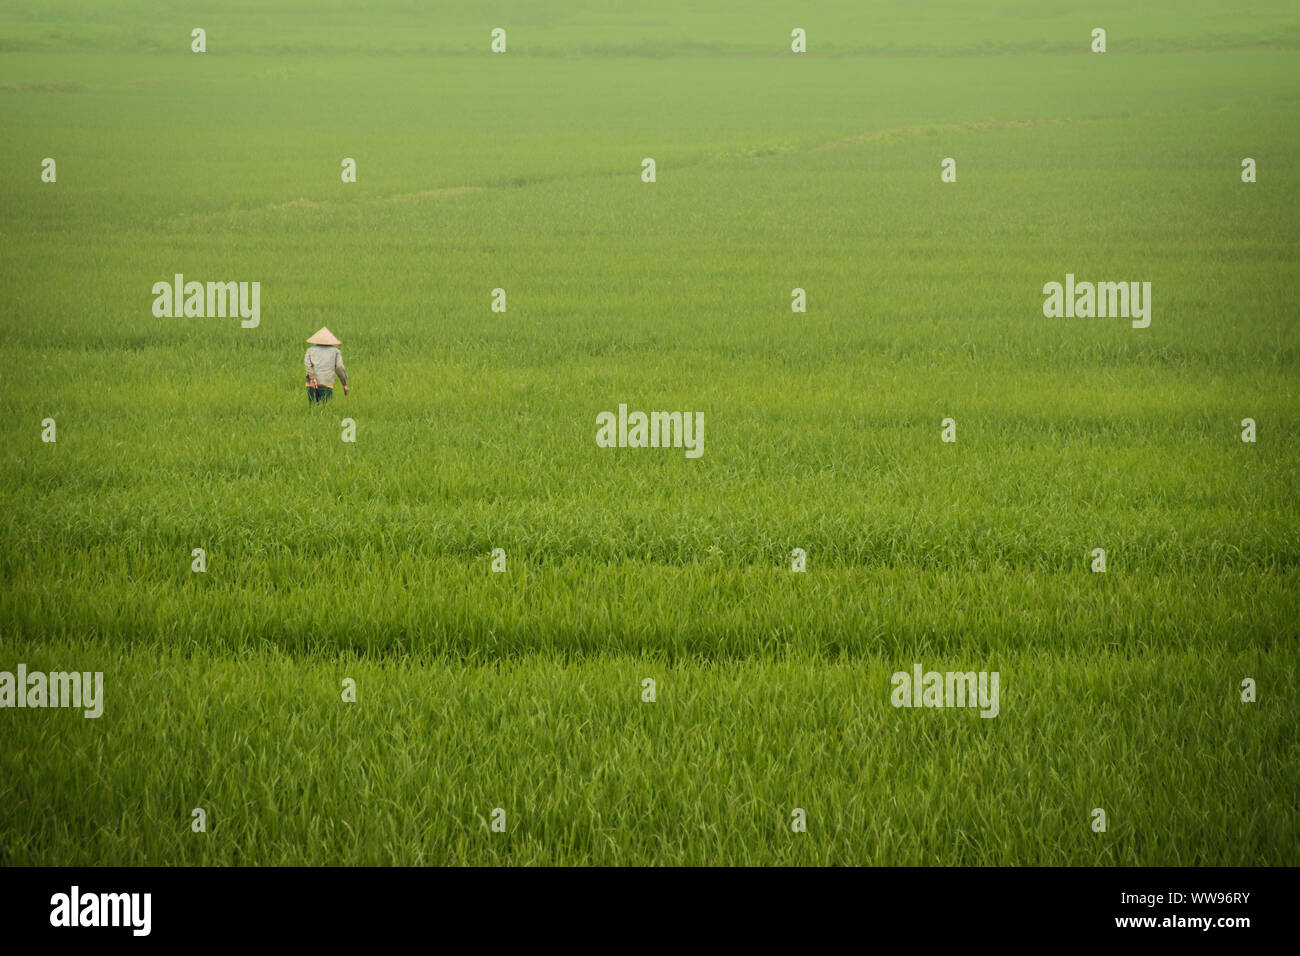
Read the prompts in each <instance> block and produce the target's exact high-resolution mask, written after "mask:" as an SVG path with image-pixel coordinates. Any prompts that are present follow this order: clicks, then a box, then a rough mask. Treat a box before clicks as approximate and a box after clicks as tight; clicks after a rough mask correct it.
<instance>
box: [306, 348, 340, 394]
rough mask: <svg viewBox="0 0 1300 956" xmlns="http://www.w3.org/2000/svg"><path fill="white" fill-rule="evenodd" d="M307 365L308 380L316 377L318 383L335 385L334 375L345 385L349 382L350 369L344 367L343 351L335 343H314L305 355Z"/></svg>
mask: <svg viewBox="0 0 1300 956" xmlns="http://www.w3.org/2000/svg"><path fill="white" fill-rule="evenodd" d="M303 364H304V365H305V366H306V367H307V382H308V384H310V383H311V381H312V379H315V380H316V382H317V384H320V385H324V386H325V387H326V388H333V387H334V376H335V375H337V376H338V377H339V381H340V382H342V383H343V384H344V385H346V384H347V383H348V370H347V369H345V368H344V367H343V353H342V352H340V351H339V350H338V349H337V348H336V347H335V346H333V345H313V346H312V347H311V348H309V349H308V350H307V354H306V355H305V356H303Z"/></svg>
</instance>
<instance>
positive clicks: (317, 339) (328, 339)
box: [307, 325, 343, 345]
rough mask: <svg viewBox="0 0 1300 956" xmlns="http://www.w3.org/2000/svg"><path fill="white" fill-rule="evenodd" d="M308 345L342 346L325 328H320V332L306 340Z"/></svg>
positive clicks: (336, 337)
mask: <svg viewBox="0 0 1300 956" xmlns="http://www.w3.org/2000/svg"><path fill="white" fill-rule="evenodd" d="M307 344H308V345H342V344H343V343H342V342H340V341H339V339H338V336H336V335H335V334H334V333H333V332H331V331H330V330H329V329H327V328H325V326H323V325H322V326H321V327H320V331H319V332H317V333H316V334H315V335H313V336H312V337H311V338H309V339H308V340H307Z"/></svg>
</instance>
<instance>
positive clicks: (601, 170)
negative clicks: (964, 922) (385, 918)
mask: <svg viewBox="0 0 1300 956" xmlns="http://www.w3.org/2000/svg"><path fill="white" fill-rule="evenodd" d="M479 6H481V5H478V4H424V3H386V4H365V5H361V4H354V3H335V4H307V3H298V2H286V0H276V2H257V3H253V2H235V3H225V4H222V5H220V7H219V8H213V9H212V10H211V12H210V13H209V12H208V11H206V10H203V9H198V10H180V11H178V10H176V9H172V8H171V7H170V6H168V5H163V4H154V3H142V2H138V0H131V2H120V3H96V4H90V3H44V4H41V5H40V6H26V7H20V6H17V5H14V4H11V3H8V2H0V119H2V120H3V129H4V135H3V136H0V409H3V412H4V414H3V415H2V416H0V438H2V440H3V457H2V458H0V671H13V670H14V669H15V668H16V666H17V664H18V663H20V662H21V663H25V664H26V665H27V666H28V668H29V669H32V670H37V669H47V670H68V669H77V670H102V671H103V672H104V680H105V688H106V691H105V693H106V702H105V711H104V715H103V716H102V717H101V718H99V719H96V720H86V719H83V718H82V717H81V715H80V713H74V712H71V711H67V710H52V709H50V710H43V711H41V710H8V709H0V863H4V864H9V865H14V864H29V863H42V864H53V863H77V864H129V863H152V864H160V863H178V864H180V863H244V864H248V863H267V864H279V863H291V862H292V863H352V862H363V863H426V864H427V863H529V864H535V863H564V864H570V863H573V864H576V863H602V864H616V863H617V864H621V863H647V864H674V863H692V864H694V863H710V864H719V863H721V864H733V863H734V864H766V863H838V864H853V863H869V864H930V863H961V864H1255V863H1263V864H1289V865H1295V864H1297V863H1300V832H1298V830H1297V823H1296V818H1295V806H1296V804H1297V801H1298V800H1300V770H1298V769H1297V768H1298V767H1300V743H1298V742H1297V739H1298V738H1300V734H1297V721H1296V714H1295V704H1294V702H1295V699H1296V695H1297V693H1298V692H1300V656H1298V654H1297V651H1298V650H1300V623H1297V622H1300V507H1298V505H1297V496H1296V492H1295V486H1296V479H1297V477H1298V476H1300V449H1298V448H1297V440H1298V439H1300V414H1298V410H1300V374H1298V372H1300V339H1298V337H1297V334H1296V322H1297V308H1296V304H1295V298H1294V290H1295V289H1296V288H1297V285H1300V256H1298V255H1297V249H1298V248H1300V246H1298V245H1297V244H1298V243H1300V209H1298V207H1297V196H1298V195H1300V160H1298V159H1297V156H1298V153H1297V150H1298V149H1300V136H1298V135H1297V129H1298V128H1300V127H1297V119H1300V7H1297V6H1296V5H1295V4H1294V3H1292V2H1280V0H1279V2H1273V0H1268V2H1255V3H1249V4H1247V5H1246V8H1245V9H1243V8H1242V7H1240V6H1233V5H1229V4H1225V3H1210V2H1194V3H1178V4H1175V3H1173V2H1171V0H1161V2H1158V3H1151V4H1145V5H1143V8H1142V9H1141V10H1136V9H1131V8H1132V7H1133V6H1134V5H1132V4H1127V3H1125V4H1121V3H1099V4H1091V5H1089V8H1088V9H1087V10H1086V12H1083V13H1080V12H1078V11H1077V10H1076V9H1074V8H1075V6H1076V5H1074V4H1067V3H1042V2H1039V3H1030V2H1028V0H995V2H990V0H980V2H978V3H975V2H961V3H957V2H952V3H919V4H910V5H906V7H905V8H904V7H900V5H897V4H870V3H862V2H848V0H843V2H823V3H817V4H813V5H811V6H812V8H811V9H805V7H806V6H807V5H804V4H798V5H791V4H782V3H776V2H765V3H760V4H757V5H747V6H746V8H745V10H744V12H743V14H742V13H739V12H737V11H736V10H735V9H730V7H731V6H732V5H726V4H721V3H716V2H690V3H688V2H685V0H675V2H665V3H657V4H651V5H645V4H632V3H627V2H619V3H578V2H552V3H539V2H535V0H534V2H528V3H524V2H514V3H510V2H506V3H499V4H493V5H488V8H487V9H481V10H480V9H476V8H478V7H479ZM196 26H201V27H204V28H205V29H206V30H207V37H208V39H207V43H208V52H207V53H204V54H202V55H197V54H194V53H191V52H190V30H191V28H193V27H196ZM796 26H797V27H803V28H805V29H806V30H807V31H808V53H806V54H802V55H796V54H793V53H791V51H790V31H791V29H792V28H794V27H796ZM1097 26H1100V27H1104V28H1106V29H1107V31H1108V46H1109V50H1108V52H1107V53H1106V54H1104V55H1096V54H1092V53H1090V52H1089V43H1090V31H1091V29H1092V28H1093V27H1097ZM493 27H504V28H506V29H507V31H508V51H507V52H506V53H505V54H504V55H494V54H492V53H490V52H489V42H490V37H489V33H490V31H491V29H492V28H493ZM44 157H53V158H54V159H55V160H56V161H57V182H55V183H52V184H51V183H43V182H42V181H41V177H40V173H41V161H42V159H43V158H44ZM344 157H353V158H355V159H356V161H357V170H358V181H357V182H356V183H353V184H344V183H343V182H341V181H340V161H341V160H342V159H343V158H344ZM644 157H653V158H654V159H655V160H656V163H657V174H658V175H657V181H656V182H654V183H644V182H642V180H641V162H642V159H643V158H644ZM945 157H953V158H955V159H956V162H957V181H956V182H955V183H941V182H940V175H939V174H940V161H941V160H942V159H944V158H945ZM1243 157H1252V158H1254V159H1255V160H1257V162H1258V169H1259V172H1258V182H1257V183H1254V184H1245V183H1243V182H1242V181H1241V161H1242V159H1243ZM176 273H183V274H184V275H185V277H186V278H187V279H193V280H198V281H209V280H211V281H231V280H236V281H238V280H248V281H253V280H255V281H259V282H260V283H261V316H260V324H259V325H258V327H257V328H251V329H245V328H241V327H240V322H239V320H238V318H196V317H193V318H157V317H155V315H154V314H153V311H152V306H153V295H152V292H151V289H152V286H153V284H154V283H155V282H159V281H170V280H171V279H172V277H173V275H174V274H176ZM1066 273H1073V274H1075V275H1076V276H1077V277H1078V278H1079V279H1080V280H1090V281H1112V280H1113V281H1121V280H1123V281H1137V280H1143V281H1150V282H1151V283H1152V288H1153V293H1152V317H1151V324H1150V327H1149V328H1145V329H1137V328H1132V327H1131V326H1130V323H1129V321H1128V319H1125V318H1070V319H1066V318H1046V317H1044V315H1043V311H1042V305H1043V294H1042V288H1043V285H1044V284H1045V283H1047V282H1051V281H1056V282H1061V281H1063V279H1064V277H1065V275H1066ZM498 287H500V288H504V289H505V290H506V291H507V297H508V308H507V311H506V312H505V313H504V314H501V313H494V312H493V311H492V310H491V308H490V305H491V301H492V296H491V293H492V290H493V289H495V288H498ZM796 287H799V288H803V289H806V290H807V301H808V311H807V313H806V314H800V313H792V311H791V290H792V289H794V288H796ZM323 324H324V325H328V326H329V327H330V328H331V329H332V330H333V331H334V332H335V333H337V334H338V335H339V336H340V337H341V338H342V339H343V342H344V345H343V354H344V356H345V358H346V361H347V365H348V370H349V374H350V376H351V380H352V385H353V387H352V394H351V395H349V396H347V397H346V398H345V397H344V396H342V395H337V396H336V397H335V399H334V401H333V402H332V403H331V404H330V405H328V406H326V407H324V408H315V409H312V408H308V406H307V403H306V399H305V397H304V395H303V387H302V365H301V362H302V351H303V349H304V348H305V345H304V339H305V338H306V337H307V336H308V335H309V334H311V333H312V332H314V331H315V330H316V329H317V328H319V327H320V326H321V325H323ZM620 403H625V404H627V405H629V406H630V407H631V408H632V409H634V410H636V409H639V410H643V411H651V410H690V411H702V412H703V413H704V416H705V432H704V454H703V456H702V457H700V458H697V459H689V458H687V457H686V456H685V455H684V453H683V451H682V450H681V449H632V448H627V449H608V448H600V447H597V445H596V442H595V436H596V415H597V414H598V413H600V412H602V411H614V410H616V409H617V408H618V406H619V404H620ZM345 417H349V418H352V419H353V420H354V421H355V423H356V441H355V443H346V442H343V441H341V440H340V435H341V427H340V421H341V419H343V418H345ZM46 418H53V419H54V420H55V422H56V423H57V438H58V440H57V442H54V443H45V442H42V440H41V432H42V425H41V423H42V420H44V419H46ZM945 418H952V419H954V420H955V421H956V428H957V439H958V440H957V442H956V443H944V442H941V440H940V423H941V421H942V420H943V419H945ZM1244 418H1252V419H1254V420H1255V421H1256V423H1257V428H1258V440H1257V441H1256V442H1255V443H1253V444H1251V443H1244V442H1243V441H1242V440H1241V431H1242V426H1241V423H1242V419H1244ZM195 548H203V549H205V551H206V554H207V561H208V570H207V571H206V573H203V574H196V573H193V572H192V571H191V561H192V558H191V552H192V550H193V549H195ZM494 548H502V549H504V550H505V552H506V554H507V571H506V573H504V574H494V573H491V571H490V564H491V558H490V557H489V555H490V553H491V552H492V550H493V549H494ZM794 548H803V549H805V550H806V552H807V556H808V559H807V560H808V570H807V572H806V573H804V574H794V573H791V570H790V560H791V559H790V552H791V550H792V549H794ZM1094 548H1105V549H1106V551H1107V564H1108V567H1107V571H1106V573H1105V574H1095V573H1093V572H1092V571H1091V569H1090V563H1091V561H1092V558H1091V552H1092V550H1093V549H1094ZM917 662H920V663H922V664H923V665H924V666H925V668H926V669H927V670H928V669H937V670H959V671H970V670H974V671H994V670H996V671H998V672H1000V674H1001V682H1002V683H1001V686H1002V701H1001V711H1000V714H999V715H998V716H997V717H996V718H995V719H987V720H985V719H980V718H979V716H978V714H977V713H976V712H974V711H969V710H946V709H945V710H934V709H929V710H927V709H895V708H893V707H891V706H890V692H891V684H890V675H891V674H892V673H893V672H895V671H909V672H910V671H911V669H912V666H913V664H914V663H917ZM344 677H352V678H354V679H355V680H356V681H357V686H358V700H357V702H356V703H344V702H343V701H341V699H340V683H341V681H342V680H343V678H344ZM646 677H654V678H655V679H656V680H657V681H658V682H659V683H658V698H657V700H656V702H654V703H642V702H641V699H640V695H641V680H642V679H643V678H646ZM1246 677H1250V678H1253V679H1254V680H1255V681H1256V682H1257V684H1258V693H1259V699H1258V702H1256V703H1253V704H1246V703H1242V702H1241V700H1240V685H1241V681H1242V680H1243V679H1244V678H1246ZM195 807H204V808H206V810H207V811H208V814H209V823H210V826H209V832H207V833H205V834H196V833H193V832H191V830H190V811H191V809H192V808H195ZM496 807H501V808H504V809H505V810H506V812H507V818H508V821H509V822H508V826H507V830H506V832H505V833H504V834H503V833H494V832H491V831H490V829H489V826H488V819H489V814H490V812H491V810H492V809H493V808H496ZM795 807H799V808H803V809H805V810H806V811H807V813H808V831H807V832H806V833H793V832H791V828H790V820H791V810H792V809H793V808H795ZM1096 807H1101V808H1104V809H1105V810H1106V812H1107V815H1108V822H1109V827H1108V830H1107V831H1106V832H1105V833H1094V832H1092V830H1091V829H1090V826H1089V824H1090V813H1091V811H1092V810H1093V808H1096Z"/></svg>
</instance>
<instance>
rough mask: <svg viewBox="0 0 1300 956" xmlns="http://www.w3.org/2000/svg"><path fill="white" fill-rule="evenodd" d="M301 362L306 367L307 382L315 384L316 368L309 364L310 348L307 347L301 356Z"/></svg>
mask: <svg viewBox="0 0 1300 956" xmlns="http://www.w3.org/2000/svg"><path fill="white" fill-rule="evenodd" d="M302 364H303V365H304V366H306V368H307V384H308V385H315V384H316V369H315V368H314V367H313V366H312V364H311V349H308V350H307V351H306V352H305V353H304V354H303V357H302Z"/></svg>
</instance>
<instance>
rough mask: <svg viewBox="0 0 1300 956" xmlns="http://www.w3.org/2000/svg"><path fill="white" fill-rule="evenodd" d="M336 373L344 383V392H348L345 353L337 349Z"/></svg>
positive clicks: (335, 357) (335, 359)
mask: <svg viewBox="0 0 1300 956" xmlns="http://www.w3.org/2000/svg"><path fill="white" fill-rule="evenodd" d="M334 374H335V375H337V376H338V379H339V381H340V382H342V383H343V394H344V395H346V394H347V393H348V370H347V369H345V368H344V367H343V353H342V352H338V351H336V352H335V353H334Z"/></svg>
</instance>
